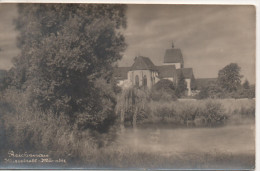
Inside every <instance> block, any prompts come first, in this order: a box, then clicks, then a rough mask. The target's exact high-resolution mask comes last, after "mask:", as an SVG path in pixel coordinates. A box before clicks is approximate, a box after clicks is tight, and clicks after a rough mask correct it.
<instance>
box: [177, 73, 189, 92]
mask: <svg viewBox="0 0 260 171" xmlns="http://www.w3.org/2000/svg"><path fill="white" fill-rule="evenodd" d="M186 90H187V83H186V81H185V78H184V75H183V73H182V72H181V74H180V76H179V78H178V82H177V88H176V90H175V92H176V95H177V96H178V97H181V96H183V95H184V94H185V91H186Z"/></svg>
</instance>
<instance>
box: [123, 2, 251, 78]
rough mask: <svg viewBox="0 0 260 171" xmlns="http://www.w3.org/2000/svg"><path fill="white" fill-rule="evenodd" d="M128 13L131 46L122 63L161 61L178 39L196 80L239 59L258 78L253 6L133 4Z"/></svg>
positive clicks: (129, 44) (211, 74)
mask: <svg viewBox="0 0 260 171" xmlns="http://www.w3.org/2000/svg"><path fill="white" fill-rule="evenodd" d="M127 16H128V28H127V29H126V31H125V35H126V41H127V43H128V49H127V50H126V52H125V57H124V58H123V60H122V61H120V63H119V65H121V66H129V64H130V65H131V64H132V62H133V58H134V57H135V56H136V55H137V54H141V55H144V56H148V57H150V58H151V59H152V61H153V62H154V63H155V64H156V65H160V64H162V61H163V56H164V53H165V49H167V48H170V47H171V41H172V40H173V41H174V42H175V46H176V47H178V48H181V50H182V52H183V55H184V60H185V66H187V67H193V69H194V72H195V76H196V77H197V78H198V77H216V76H217V72H218V70H219V69H221V68H223V67H224V66H225V65H227V64H229V63H231V62H236V63H238V64H239V65H240V66H241V67H242V72H243V73H242V74H243V75H245V76H246V77H247V78H248V79H249V81H251V82H255V70H254V65H255V36H256V35H255V8H254V7H253V6H242V5H241V6H232V5H226V6H225V5H211V6H209V5H129V8H128V12H127ZM252 68H253V69H252Z"/></svg>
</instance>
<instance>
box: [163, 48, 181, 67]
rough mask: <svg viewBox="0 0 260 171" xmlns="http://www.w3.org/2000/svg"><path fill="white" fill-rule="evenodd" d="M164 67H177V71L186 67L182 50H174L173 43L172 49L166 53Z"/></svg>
mask: <svg viewBox="0 0 260 171" xmlns="http://www.w3.org/2000/svg"><path fill="white" fill-rule="evenodd" d="M163 65H175V67H176V69H180V68H183V67H184V61H183V56H182V52H181V49H178V48H174V44H173V43H172V48H171V49H167V50H166V51H165V55H164V61H163Z"/></svg>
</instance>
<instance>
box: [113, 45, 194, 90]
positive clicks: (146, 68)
mask: <svg viewBox="0 0 260 171" xmlns="http://www.w3.org/2000/svg"><path fill="white" fill-rule="evenodd" d="M163 61H164V62H163V65H162V66H155V65H154V64H153V62H152V61H151V60H150V58H148V57H144V56H137V57H135V59H134V63H133V65H132V66H131V67H118V68H115V69H114V77H115V78H116V79H117V81H118V85H119V86H121V87H123V88H124V87H130V86H143V87H147V88H148V89H151V88H152V86H153V85H154V84H156V83H157V82H158V81H159V80H161V79H168V80H170V81H172V82H173V83H174V84H175V85H177V84H178V78H179V77H180V75H181V74H183V76H184V78H185V81H186V83H187V95H191V90H192V89H193V88H194V87H195V78H194V74H193V70H192V68H184V60H183V56H182V52H181V50H180V49H176V48H174V47H172V49H167V50H166V51H165V55H164V60H163Z"/></svg>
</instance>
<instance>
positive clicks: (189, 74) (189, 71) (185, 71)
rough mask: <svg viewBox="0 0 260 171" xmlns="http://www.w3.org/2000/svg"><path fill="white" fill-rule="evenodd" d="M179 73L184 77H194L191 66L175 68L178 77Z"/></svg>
mask: <svg viewBox="0 0 260 171" xmlns="http://www.w3.org/2000/svg"><path fill="white" fill-rule="evenodd" d="M181 73H182V74H183V76H184V78H185V79H191V78H193V77H194V75H193V69H192V68H180V69H177V75H178V77H179V76H180V75H181Z"/></svg>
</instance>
